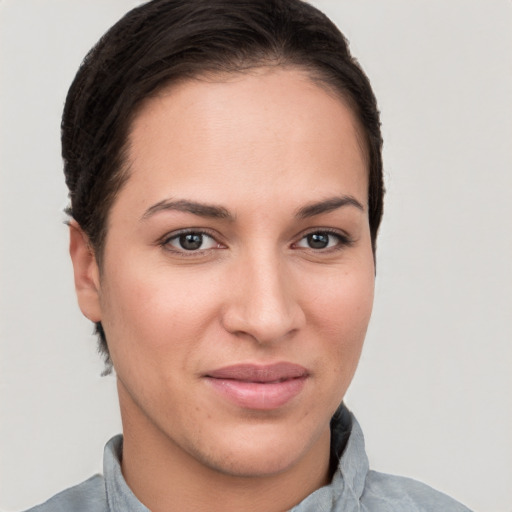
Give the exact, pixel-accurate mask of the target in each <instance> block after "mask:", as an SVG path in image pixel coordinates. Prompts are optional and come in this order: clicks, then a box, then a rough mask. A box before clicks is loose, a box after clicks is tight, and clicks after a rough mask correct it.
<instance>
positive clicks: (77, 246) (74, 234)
mask: <svg viewBox="0 0 512 512" xmlns="http://www.w3.org/2000/svg"><path fill="white" fill-rule="evenodd" d="M69 254H70V256H71V261H72V263H73V273H74V278H75V290H76V295H77V299H78V305H79V306H80V309H81V311H82V313H83V314H84V315H85V316H86V317H87V318H88V319H89V320H91V321H93V322H100V321H101V306H100V294H99V292H100V280H99V268H98V264H97V262H96V256H95V254H94V250H93V248H92V247H91V244H90V242H89V238H88V237H87V235H86V234H85V233H84V232H83V231H82V228H81V227H80V226H79V225H78V223H77V222H76V221H74V220H72V221H71V222H70V223H69Z"/></svg>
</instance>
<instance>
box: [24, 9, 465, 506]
mask: <svg viewBox="0 0 512 512" xmlns="http://www.w3.org/2000/svg"><path fill="white" fill-rule="evenodd" d="M62 144H63V156H64V160H65V174H66V183H67V185H68V188H69V191H70V200H71V204H70V207H69V214H70V217H71V220H70V253H71V258H72V262H73V268H74V277H75V285H76V291H77V297H78V302H79V305H80V308H81V310H82V312H83V314H84V315H85V316H86V317H87V318H89V319H90V320H91V321H92V322H94V323H95V324H96V331H97V333H98V336H99V341H100V348H101V350H102V352H103V354H104V356H105V359H106V362H107V365H113V367H114V368H115V371H116V377H117V383H118V392H119V401H120V407H121V415H122V420H123V437H121V436H118V437H116V438H114V439H112V440H111V441H110V442H109V443H108V444H107V446H106V449H105V458H104V476H96V477H93V478H91V479H90V480H88V481H87V482H84V483H83V484H80V485H79V486H77V487H74V488H72V489H68V490H67V491H64V492H63V493H61V494H60V495H57V496H56V497H54V498H52V499H51V500H49V501H48V502H47V503H46V504H44V505H41V506H40V507H36V508H35V509H34V510H41V511H43V510H44V511H46V510H48V511H50V510H60V509H72V510H84V511H85V510H87V511H88V510H147V509H150V510H153V511H159V510H172V509H176V510H180V511H187V510H191V511H192V510H223V511H229V510H265V511H272V510H276V511H277V510H288V509H293V510H296V511H306V510H311V511H316V510H333V511H334V510H335V511H350V510H378V511H383V510H393V511H400V510H403V511H406V510H407V511H413V510H447V511H448V510H453V511H463V510H468V509H467V508H466V507H464V506H463V505H460V504H458V503H457V502H455V501H454V500H452V499H451V498H448V497H447V496H445V495H443V494H441V493H438V492H436V491H434V490H432V489H431V488H429V487H427V486H426V485H424V484H420V483H418V482H414V481H411V480H408V479H403V478H400V477H392V476H389V475H384V474H381V473H376V472H372V471H369V470H368V463H367V459H366V455H365V453H364V444H363V439H362V433H361V431H360V428H359V426H358V424H357V422H356V420H355V419H354V418H353V417H352V416H351V414H350V413H349V412H348V410H347V409H346V408H345V406H344V405H343V403H342V400H343V397H344V394H345V391H346V390H347V387H348V385H349V383H350V381H351V380H352V377H353V375H354V372H355V369H356V366H357V362H358V360H359V355H360V352H361V349H362V344H363V340H364V336H365V333H366V328H367V325H368V322H369V319H370V313H371V308H372V301H373V289H374V276H375V257H376V252H375V249H376V237H377V232H378V228H379V224H380V220H381V215H382V199H383V184H382V162H381V134H380V124H379V116H378V111H377V106H376V102H375V99H374V96H373V93H372V90H371V87H370V84H369V82H368V80H367V78H366V76H365V75H364V73H363V72H362V70H361V69H360V68H359V66H358V65H357V63H356V62H355V61H354V59H353V58H352V57H351V56H350V54H349V52H348V49H347V45H346V42H345V40H344V38H343V36H342V35H341V33H339V31H337V29H336V28H335V27H334V26H333V25H332V23H331V22H330V21H329V20H328V19H327V18H326V17H325V16H323V15H322V14H321V13H319V12H318V11H317V10H316V9H314V8H313V7H311V6H309V5H307V4H304V3H302V2H299V1H295V0H274V1H271V2H268V1H257V2H249V3H245V2H225V1H220V0H218V1H217V0H216V1H204V0H202V1H199V0H197V1H184V0H183V1H172V0H171V1H170V0H154V1H153V2H149V3H148V4H145V5H143V6H141V7H139V8H137V9H135V10H133V11H131V12H130V13H128V14H127V15H126V16H125V17H124V18H123V19H122V20H121V21H120V22H119V23H118V24H116V25H115V26H114V27H113V28H112V29H111V30H110V31H109V32H108V33H107V34H106V35H105V36H104V37H103V38H102V39H101V40H100V42H99V43H98V45H97V46H96V47H95V48H94V49H93V50H92V51H91V53H90V54H89V55H88V56H87V58H86V60H85V61H84V64H83V65H82V67H81V69H80V70H79V73H78V74H77V77H76V78H75V81H74V83H73V85H72V86H71V89H70V91H69V94H68V98H67V102H66V106H65V110H64V116H63V122H62ZM340 404H341V405H340Z"/></svg>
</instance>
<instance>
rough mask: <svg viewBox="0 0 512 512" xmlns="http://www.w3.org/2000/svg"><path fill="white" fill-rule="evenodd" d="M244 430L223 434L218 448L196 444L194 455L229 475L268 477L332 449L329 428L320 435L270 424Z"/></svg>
mask: <svg viewBox="0 0 512 512" xmlns="http://www.w3.org/2000/svg"><path fill="white" fill-rule="evenodd" d="M243 430H244V431H243V432H242V431H239V432H238V433H237V435H224V436H222V439H218V442H217V443H215V444H214V446H215V450H211V449H209V450H200V449H199V450H198V449H197V446H196V450H194V452H195V453H193V455H194V457H195V458H196V459H197V460H201V462H202V463H203V464H204V465H206V466H208V467H210V468H211V469H214V470H215V471H217V472H220V473H223V474H226V475H230V476H235V477H242V478H243V477H265V476H272V475H278V474H280V473H283V472H286V471H287V470H290V469H291V468H293V467H294V466H297V465H300V462H301V461H303V460H304V459H306V458H308V457H311V455H313V456H314V457H315V456H316V455H318V453H319V450H320V451H321V450H329V443H330V431H327V432H321V433H320V434H318V433H316V432H305V431H304V430H302V429H290V428H286V429H284V428H283V427H280V428H276V427H275V426H273V427H270V428H269V426H268V425H266V426H261V425H260V426H259V427H253V428H251V429H243ZM300 430H302V431H300Z"/></svg>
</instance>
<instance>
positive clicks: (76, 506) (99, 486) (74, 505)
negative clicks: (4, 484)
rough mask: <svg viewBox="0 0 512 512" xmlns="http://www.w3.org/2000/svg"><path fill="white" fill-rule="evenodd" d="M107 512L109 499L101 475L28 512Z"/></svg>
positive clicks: (57, 495)
mask: <svg viewBox="0 0 512 512" xmlns="http://www.w3.org/2000/svg"><path fill="white" fill-rule="evenodd" d="M71 510H72V511H73V512H106V511H107V510H108V508H107V497H106V493H105V484H104V481H103V477H102V476H101V475H95V476H93V477H91V478H89V479H88V480H86V481H85V482H82V483H81V484H78V485H75V486H74V487H70V488H69V489H66V490H65V491H62V492H60V493H59V494H56V495H55V496H53V498H50V499H49V500H48V501H46V502H45V503H42V504H41V505H37V506H36V507H33V508H31V509H29V510H27V511H26V512H69V511H71Z"/></svg>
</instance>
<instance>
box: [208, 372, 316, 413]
mask: <svg viewBox="0 0 512 512" xmlns="http://www.w3.org/2000/svg"><path fill="white" fill-rule="evenodd" d="M308 377H309V372H308V371H307V370H306V369H305V368H304V367H303V366H300V365H297V364H293V363H288V362H280V363H275V364H271V365H255V364H237V365H232V366H226V367H224V368H219V369H216V370H213V371H211V372H208V373H207V374H205V376H204V378H205V379H206V380H207V381H208V382H209V384H210V385H211V386H212V387H213V388H214V389H215V391H217V392H219V394H221V395H222V396H223V397H224V398H227V399H228V400H229V401H230V402H232V403H234V404H235V405H237V406H239V407H242V408H245V409H254V410H272V409H277V408H279V407H282V406H283V405H285V404H286V403H288V402H289V401H290V400H292V399H293V398H294V397H295V396H297V395H298V394H299V393H300V392H301V391H302V388H303V387H304V384H305V382H306V380H307V378H308Z"/></svg>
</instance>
